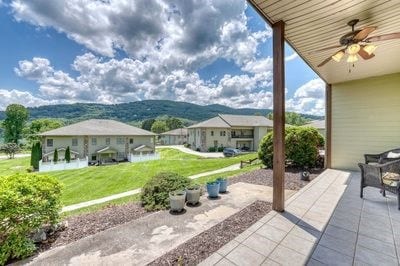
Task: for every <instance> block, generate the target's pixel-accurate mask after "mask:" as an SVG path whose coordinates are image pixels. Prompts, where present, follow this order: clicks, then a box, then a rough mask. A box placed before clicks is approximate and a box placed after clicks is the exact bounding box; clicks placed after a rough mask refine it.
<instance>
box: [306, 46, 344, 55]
mask: <svg viewBox="0 0 400 266" xmlns="http://www.w3.org/2000/svg"><path fill="white" fill-rule="evenodd" d="M340 47H342V45H335V46H329V47H325V48H322V49H319V50H315V51H312V52H309V54H316V53H319V52H323V51H327V50H331V49H334V48H340Z"/></svg>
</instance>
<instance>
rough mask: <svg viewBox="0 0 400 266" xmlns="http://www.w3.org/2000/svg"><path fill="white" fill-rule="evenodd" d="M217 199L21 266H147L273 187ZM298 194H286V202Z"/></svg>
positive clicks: (233, 190)
mask: <svg viewBox="0 0 400 266" xmlns="http://www.w3.org/2000/svg"><path fill="white" fill-rule="evenodd" d="M228 190H229V193H227V194H224V195H221V196H220V198H219V199H217V200H209V199H207V197H206V196H205V195H204V196H202V197H201V204H200V205H199V206H197V207H185V211H186V212H185V213H184V214H182V215H171V214H170V213H169V212H168V211H159V212H155V213H153V214H150V215H148V216H145V217H143V218H140V219H138V220H133V221H131V222H127V223H125V224H122V225H119V226H116V227H113V228H110V229H108V230H106V231H103V232H100V233H97V234H95V235H92V236H88V237H85V238H83V239H80V240H78V241H76V242H73V243H70V244H69V245H66V246H61V247H56V248H54V249H51V250H48V251H45V252H43V253H41V254H39V255H38V256H37V257H33V258H29V259H27V260H25V261H21V262H19V263H18V264H19V265H72V266H73V265H146V264H147V263H149V262H151V261H153V260H154V259H156V258H158V257H159V256H161V255H162V254H165V253H166V252H168V251H170V250H172V249H174V248H175V247H177V246H179V245H180V244H182V243H184V242H186V241H187V240H189V239H191V238H192V237H194V236H196V235H198V234H200V233H201V232H203V231H205V230H207V229H209V228H211V227H212V226H214V225H216V224H217V223H219V222H221V221H223V220H225V219H226V218H227V217H229V216H231V215H232V214H234V213H237V212H238V211H240V210H241V209H243V208H244V207H246V206H247V205H249V204H251V203H252V202H254V201H255V200H265V201H271V200H272V187H267V186H260V185H253V184H248V183H241V182H239V183H236V184H233V185H230V186H229V187H228ZM294 192H295V191H292V190H285V196H286V198H289V197H290V196H291V195H293V193H294Z"/></svg>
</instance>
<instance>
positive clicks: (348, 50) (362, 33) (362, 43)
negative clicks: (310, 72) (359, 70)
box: [312, 19, 400, 67]
mask: <svg viewBox="0 0 400 266" xmlns="http://www.w3.org/2000/svg"><path fill="white" fill-rule="evenodd" d="M358 22H359V20H358V19H353V20H350V21H349V22H348V23H347V25H349V26H350V27H351V32H349V33H347V34H345V35H343V36H342V37H340V40H339V43H340V45H335V46H330V47H325V48H323V49H320V50H317V51H313V52H312V53H316V52H322V51H326V50H331V49H333V48H340V47H343V48H342V49H341V50H339V51H337V52H336V53H334V54H333V55H332V56H330V57H328V58H327V59H325V60H324V61H322V62H321V63H320V64H319V65H318V67H322V66H323V65H325V64H326V63H328V62H329V61H330V60H331V59H333V60H335V61H336V62H340V60H341V59H342V58H343V56H344V55H346V54H347V55H348V57H347V60H346V61H347V62H348V63H354V62H356V61H358V56H357V55H359V56H360V57H361V58H363V59H364V60H368V59H371V58H373V57H374V56H375V54H374V51H375V49H376V48H377V46H376V45H373V44H371V42H378V41H385V40H391V39H400V32H395V33H388V34H383V35H378V36H373V37H368V35H369V34H370V33H372V32H373V31H374V30H376V28H377V27H376V26H368V27H365V28H363V29H359V30H355V29H354V26H355V25H356V24H357V23H358Z"/></svg>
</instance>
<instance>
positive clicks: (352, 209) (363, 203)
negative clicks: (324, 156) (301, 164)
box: [201, 169, 400, 265]
mask: <svg viewBox="0 0 400 266" xmlns="http://www.w3.org/2000/svg"><path fill="white" fill-rule="evenodd" d="M359 184H360V175H359V173H356V172H345V171H338V170H331V169H329V170H326V171H325V172H324V173H322V174H321V175H320V176H319V177H318V178H316V179H315V180H313V181H312V182H311V183H310V184H309V185H308V186H306V187H304V188H303V189H302V190H300V191H299V192H298V193H297V194H295V195H294V196H293V197H292V198H290V199H288V200H287V201H286V211H285V212H284V213H277V212H274V211H273V212H270V213H269V214H268V215H266V216H265V217H263V218H262V219H260V220H259V221H257V222H256V223H255V224H254V225H253V226H252V227H250V228H248V229H247V230H246V231H245V232H243V233H242V234H241V235H239V236H238V237H237V238H235V239H234V240H232V241H231V242H229V243H228V244H227V245H225V246H224V247H222V248H221V249H220V250H218V251H217V252H215V253H214V254H213V255H211V256H210V257H209V258H207V259H206V260H205V261H203V262H202V263H201V265H305V264H308V265H322V264H328V265H399V256H398V254H400V253H399V252H400V211H398V210H397V200H396V197H395V195H392V194H390V193H387V198H384V197H382V195H381V194H380V193H379V190H378V189H375V188H366V189H364V199H360V197H359V192H360V191H359Z"/></svg>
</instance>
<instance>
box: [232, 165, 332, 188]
mask: <svg viewBox="0 0 400 266" xmlns="http://www.w3.org/2000/svg"><path fill="white" fill-rule="evenodd" d="M285 171H286V172H285V189H291V190H299V189H301V188H302V187H304V186H305V185H307V184H308V183H309V181H303V180H301V179H300V172H301V170H300V169H299V168H286V169H285ZM323 171H324V169H319V168H317V169H310V170H309V172H310V181H311V180H313V179H314V178H316V177H317V176H318V175H319V174H321V173H322V172H323ZM272 174H273V172H272V169H265V168H262V169H258V170H254V171H251V172H248V173H244V174H240V175H237V176H234V177H232V178H229V184H234V183H237V182H246V183H251V184H256V185H263V186H270V187H272Z"/></svg>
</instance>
